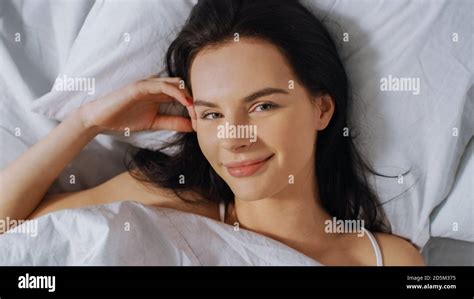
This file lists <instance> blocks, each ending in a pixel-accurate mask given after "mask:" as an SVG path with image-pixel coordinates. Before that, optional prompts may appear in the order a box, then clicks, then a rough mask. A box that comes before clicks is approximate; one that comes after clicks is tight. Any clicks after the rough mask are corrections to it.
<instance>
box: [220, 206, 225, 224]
mask: <svg viewBox="0 0 474 299" xmlns="http://www.w3.org/2000/svg"><path fill="white" fill-rule="evenodd" d="M219 218H220V220H221V222H225V203H224V202H223V201H221V202H219Z"/></svg>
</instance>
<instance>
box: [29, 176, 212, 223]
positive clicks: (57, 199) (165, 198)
mask: <svg viewBox="0 0 474 299" xmlns="http://www.w3.org/2000/svg"><path fill="white" fill-rule="evenodd" d="M186 195H187V198H191V199H192V198H197V196H196V195H195V194H193V193H188V194H186ZM117 201H136V202H140V203H142V204H144V205H148V206H156V207H165V208H171V209H176V210H180V211H183V212H188V213H195V214H198V215H201V216H205V217H209V218H213V219H218V217H219V216H218V208H217V206H216V204H215V203H212V202H209V201H206V200H199V201H196V202H197V203H196V204H190V203H187V202H184V201H183V200H182V199H180V198H179V197H178V196H176V194H174V192H173V190H170V189H165V188H160V187H157V186H154V185H151V184H144V183H142V182H141V181H139V180H137V179H135V178H134V177H133V176H132V175H131V174H130V173H129V172H127V171H125V172H122V173H120V174H118V175H116V176H115V177H113V178H111V179H109V180H107V181H105V182H104V183H102V184H100V185H98V186H96V187H93V188H90V189H86V190H81V191H77V192H67V193H61V194H54V195H49V196H47V197H45V198H44V199H43V200H42V201H41V203H40V204H39V206H38V207H37V208H36V210H35V211H34V212H33V213H32V214H31V215H30V216H29V217H28V218H29V219H33V218H37V217H39V216H42V215H44V214H47V213H51V212H54V211H58V210H64V209H76V208H82V207H86V206H93V205H102V204H108V203H112V202H117Z"/></svg>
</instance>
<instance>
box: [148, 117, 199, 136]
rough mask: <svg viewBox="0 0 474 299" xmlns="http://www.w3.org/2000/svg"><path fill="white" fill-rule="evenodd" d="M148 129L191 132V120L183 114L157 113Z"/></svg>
mask: <svg viewBox="0 0 474 299" xmlns="http://www.w3.org/2000/svg"><path fill="white" fill-rule="evenodd" d="M150 130H170V131H179V132H192V131H193V127H192V124H191V121H190V120H189V119H188V118H186V117H183V116H175V115H159V116H157V117H156V118H155V121H154V122H153V124H152V125H151V128H150Z"/></svg>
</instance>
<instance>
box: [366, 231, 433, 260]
mask: <svg viewBox="0 0 474 299" xmlns="http://www.w3.org/2000/svg"><path fill="white" fill-rule="evenodd" d="M373 235H374V237H375V239H376V240H377V243H378V244H379V247H380V250H381V251H382V259H383V264H384V266H424V265H425V263H424V260H423V257H422V256H421V254H420V253H419V251H418V249H417V248H416V247H415V246H414V245H413V244H411V243H410V242H409V241H407V240H405V239H403V238H401V237H398V236H395V235H392V234H386V233H374V234H373Z"/></svg>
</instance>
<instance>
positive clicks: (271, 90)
mask: <svg viewBox="0 0 474 299" xmlns="http://www.w3.org/2000/svg"><path fill="white" fill-rule="evenodd" d="M274 93H283V94H289V93H288V91H286V90H284V89H280V88H273V87H267V88H264V89H261V90H258V91H256V92H253V93H251V94H249V95H248V96H246V97H245V98H243V99H242V102H244V103H249V102H252V101H253V100H255V99H258V98H261V97H264V96H268V95H271V94H274ZM194 106H206V107H210V108H219V105H217V104H216V103H212V102H208V101H203V100H195V101H194Z"/></svg>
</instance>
